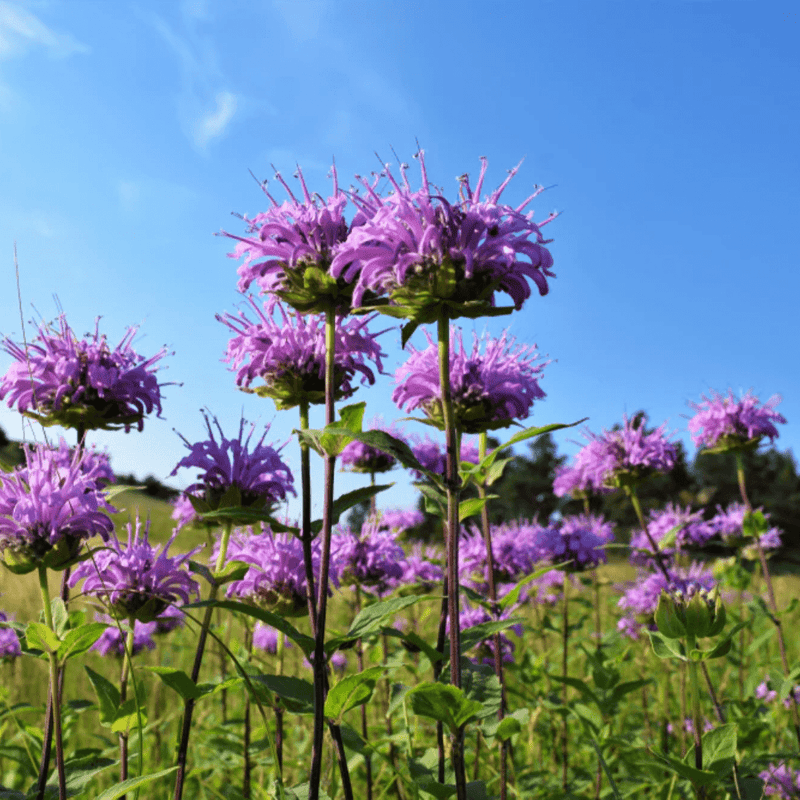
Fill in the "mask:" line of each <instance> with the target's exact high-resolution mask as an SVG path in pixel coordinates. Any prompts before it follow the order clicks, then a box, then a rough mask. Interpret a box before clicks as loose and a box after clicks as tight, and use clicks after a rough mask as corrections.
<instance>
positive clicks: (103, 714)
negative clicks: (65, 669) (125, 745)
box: [84, 667, 119, 727]
mask: <svg viewBox="0 0 800 800" xmlns="http://www.w3.org/2000/svg"><path fill="white" fill-rule="evenodd" d="M84 669H85V670H86V674H87V675H88V676H89V680H90V681H91V682H92V686H93V687H94V693H95V694H96V695H97V702H98V705H99V706H100V723H101V724H102V725H103V726H105V727H108V726H110V725H111V723H112V722H113V721H114V718H115V717H116V716H117V709H118V708H119V689H117V687H116V686H114V684H113V683H111V681H109V680H107V679H106V678H104V677H103V676H102V675H99V674H98V673H96V672H95V671H94V670H93V669H91V668H90V667H84Z"/></svg>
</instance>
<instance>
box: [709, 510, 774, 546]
mask: <svg viewBox="0 0 800 800" xmlns="http://www.w3.org/2000/svg"><path fill="white" fill-rule="evenodd" d="M756 510H757V511H760V510H761V509H756ZM746 513H747V508H746V506H745V505H744V504H743V503H731V504H730V505H729V506H728V507H727V508H726V509H723V508H722V507H721V506H717V513H716V515H715V516H714V517H712V518H711V519H710V520H709V522H708V524H709V525H710V526H711V528H712V530H713V531H714V533H715V534H716V535H717V536H719V538H720V539H721V540H722V542H723V543H724V544H726V545H729V546H731V547H741V546H744V547H745V550H744V552H745V554H746V555H747V556H748V557H749V556H750V550H751V549H752V546H753V540H752V539H750V538H747V539H745V538H744V531H743V525H744V515H745V514H746ZM761 513H762V514H764V516H765V517H766V518H767V519H769V514H768V513H766V512H764V511H762V512H761ZM758 541H759V543H760V545H761V547H762V549H763V550H777V549H779V548H780V546H781V544H782V541H781V530H780V528H774V527H773V528H770V529H769V530H768V531H765V532H764V533H762V534H761V536H759V539H758Z"/></svg>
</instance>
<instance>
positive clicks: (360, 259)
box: [331, 152, 554, 322]
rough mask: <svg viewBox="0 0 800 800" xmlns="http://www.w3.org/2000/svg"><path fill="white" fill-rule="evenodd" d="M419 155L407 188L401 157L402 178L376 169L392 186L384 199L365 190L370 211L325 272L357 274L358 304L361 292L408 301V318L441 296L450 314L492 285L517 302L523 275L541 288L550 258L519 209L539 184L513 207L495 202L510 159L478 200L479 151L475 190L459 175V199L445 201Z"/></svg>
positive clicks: (490, 299) (524, 286)
mask: <svg viewBox="0 0 800 800" xmlns="http://www.w3.org/2000/svg"><path fill="white" fill-rule="evenodd" d="M419 158H420V165H421V168H422V188H421V189H420V190H418V191H413V192H412V191H411V188H410V186H409V184H408V179H407V177H406V172H405V170H406V166H405V165H402V166H401V167H400V171H401V175H402V178H401V180H402V185H400V184H399V183H398V182H397V181H396V180H395V178H394V176H393V175H392V173H391V171H390V170H389V168H388V166H387V167H386V168H385V170H384V173H383V174H384V175H385V177H386V178H388V180H389V181H390V183H391V184H392V186H393V187H394V193H393V194H391V195H390V196H389V197H387V198H385V199H381V198H377V197H376V196H375V195H374V193H372V194H370V198H369V200H370V202H369V205H368V207H367V208H365V214H366V215H367V216H370V217H371V218H370V219H368V220H366V221H365V222H364V224H363V225H360V226H359V227H357V228H354V230H353V231H352V232H351V234H350V236H349V237H348V239H347V242H346V243H345V244H344V245H343V246H342V247H341V249H340V250H339V251H338V252H337V254H336V256H335V257H334V259H333V262H332V265H331V275H333V276H334V277H337V278H343V279H344V280H345V281H347V282H348V283H350V282H353V281H357V284H356V288H355V291H354V293H353V302H354V304H356V305H360V304H361V302H362V298H363V297H364V294H365V293H366V292H372V293H374V294H376V295H383V294H388V295H389V297H390V298H391V301H392V303H393V304H395V305H398V306H403V307H406V308H412V309H415V311H414V314H413V316H414V317H415V318H417V319H418V320H419V321H428V322H430V321H432V318H425V317H430V316H431V309H432V308H436V307H437V306H438V305H439V304H441V303H442V302H443V301H444V302H447V303H448V304H449V306H450V313H451V314H453V312H454V310H455V308H456V307H457V305H461V304H464V303H471V304H473V305H476V304H477V305H479V306H480V307H489V306H493V305H494V294H495V291H497V290H500V291H502V292H505V293H506V294H508V295H510V296H511V299H512V300H513V302H514V306H515V308H517V309H520V308H522V305H523V303H524V302H525V300H526V299H527V298H528V297H530V294H531V290H530V286H529V285H528V281H527V279H531V280H532V281H534V283H536V286H537V288H538V290H539V293H540V294H541V295H544V294H546V293H547V291H548V286H547V277H553V275H554V273H553V272H552V271H551V269H550V268H551V267H552V265H553V258H552V256H551V255H550V252H549V251H548V250H547V248H546V247H544V245H545V244H547V240H545V239H544V237H543V236H542V233H541V230H540V226H539V225H537V224H536V223H534V222H533V212H528V213H523V211H524V209H525V207H526V206H527V205H528V204H529V203H530V201H531V200H532V199H533V198H534V197H535V196H536V195H537V194H539V192H540V191H541V190H537V191H536V192H534V194H532V195H531V196H530V197H528V198H527V200H525V201H524V202H523V203H522V204H521V205H519V206H518V207H517V208H512V207H511V206H507V205H504V204H501V203H500V196H501V194H502V193H503V190H504V189H505V187H506V186H507V185H508V182H509V181H510V180H511V178H512V177H513V176H514V175H515V174H516V172H517V169H518V168H519V167H516V168H514V169H513V170H511V173H510V174H509V176H508V178H507V179H506V180H505V181H504V182H503V183H502V184H501V185H500V187H499V188H498V189H496V190H495V191H494V192H493V193H492V194H491V195H490V196H489V197H487V198H486V199H484V200H483V201H481V199H480V193H481V189H482V188H483V181H484V177H485V174H486V166H487V163H486V159H481V161H482V166H481V174H480V177H479V178H478V183H477V185H476V187H475V190H474V191H473V189H472V187H471V186H470V184H469V179H468V177H467V176H464V177H463V178H462V179H461V200H460V201H459V202H456V203H450V202H449V201H447V200H446V199H445V198H444V197H442V196H441V193H440V192H439V191H434V190H433V187H431V186H430V185H429V183H428V178H427V174H426V172H425V159H424V154H423V153H422V152H420V153H419ZM367 188H369V187H367ZM354 200H355V201H356V202H358V200H357V199H356V198H354ZM376 204H377V205H378V208H377V209H375V205H376ZM547 221H549V219H548V220H545V222H547ZM542 224H544V222H543V223H542Z"/></svg>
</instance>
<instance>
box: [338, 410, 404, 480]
mask: <svg viewBox="0 0 800 800" xmlns="http://www.w3.org/2000/svg"><path fill="white" fill-rule="evenodd" d="M368 430H371V431H384V432H385V433H388V434H389V435H391V436H394V438H395V439H400V440H404V436H403V434H402V432H401V431H400V430H398V428H397V427H396V426H395V425H394V423H392V424H390V425H386V424H384V422H383V420H382V419H381V418H376V419H373V420H372V422H371V423H370V426H369V429H368ZM339 457H340V459H341V462H342V465H343V467H344V468H345V469H348V470H350V471H351V472H365V473H376V472H388V471H389V470H390V469H393V468H394V466H395V465H396V464H397V459H395V457H394V456H391V455H389V454H388V453H384V452H383V451H382V450H378V449H377V448H376V447H372V445H368V444H364V442H358V441H352V442H350V443H349V444H347V445H345V447H344V449H343V450H342V452H341V455H340V456H339Z"/></svg>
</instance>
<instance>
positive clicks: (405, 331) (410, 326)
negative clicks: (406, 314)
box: [400, 320, 419, 350]
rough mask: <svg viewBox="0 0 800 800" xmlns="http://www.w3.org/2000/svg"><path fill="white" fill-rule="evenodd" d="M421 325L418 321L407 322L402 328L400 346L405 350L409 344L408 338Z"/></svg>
mask: <svg viewBox="0 0 800 800" xmlns="http://www.w3.org/2000/svg"><path fill="white" fill-rule="evenodd" d="M418 327H419V323H418V322H414V321H413V320H412V321H411V322H406V324H405V325H403V327H402V328H401V329H400V347H401V348H402V349H403V350H405V349H406V345H407V344H408V340H409V339H410V338H411V337H412V336H413V334H414V331H415V330H416V329H417V328H418Z"/></svg>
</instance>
